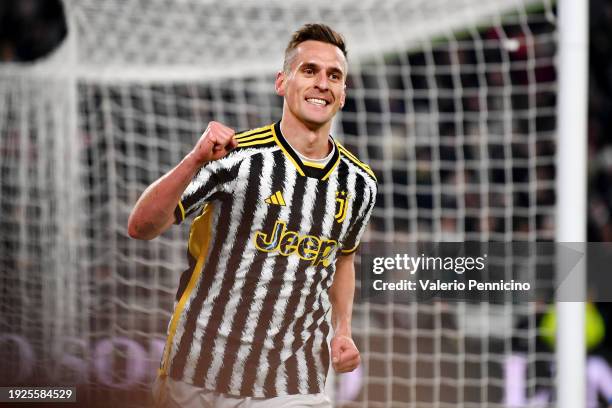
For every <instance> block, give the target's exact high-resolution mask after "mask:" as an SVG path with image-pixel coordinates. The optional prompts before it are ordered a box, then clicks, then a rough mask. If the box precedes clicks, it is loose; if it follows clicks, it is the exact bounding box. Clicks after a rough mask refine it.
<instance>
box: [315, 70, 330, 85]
mask: <svg viewBox="0 0 612 408" xmlns="http://www.w3.org/2000/svg"><path fill="white" fill-rule="evenodd" d="M315 85H316V86H317V87H318V88H320V89H327V88H328V87H329V83H328V79H327V73H325V72H324V71H321V72H319V73H318V74H317V78H316V82H315Z"/></svg>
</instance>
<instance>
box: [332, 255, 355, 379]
mask: <svg viewBox="0 0 612 408" xmlns="http://www.w3.org/2000/svg"><path fill="white" fill-rule="evenodd" d="M354 295H355V253H354V252H353V253H352V254H350V255H346V256H340V257H338V259H337V260H336V273H335V275H334V282H333V283H332V285H331V287H330V289H329V297H330V301H331V304H332V326H333V328H334V336H333V338H332V340H331V355H332V365H333V367H334V370H336V372H338V373H346V372H349V371H353V370H354V369H355V368H357V367H358V366H359V363H360V361H361V358H360V356H359V350H358V349H357V346H355V343H354V342H353V338H352V334H351V317H352V314H353V297H354Z"/></svg>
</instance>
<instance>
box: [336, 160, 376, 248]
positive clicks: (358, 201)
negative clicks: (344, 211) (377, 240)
mask: <svg viewBox="0 0 612 408" xmlns="http://www.w3.org/2000/svg"><path fill="white" fill-rule="evenodd" d="M356 177H357V180H355V197H354V198H353V213H352V214H351V217H350V219H348V220H344V222H348V223H349V228H348V230H347V231H346V237H344V238H342V243H343V244H346V245H347V248H345V249H351V248H353V247H354V246H355V245H356V244H357V242H355V240H356V238H357V234H358V233H359V230H360V229H361V223H362V222H363V217H364V214H365V213H366V212H367V210H368V205H366V206H365V207H364V210H363V213H361V212H360V210H361V206H362V205H363V201H364V200H365V199H366V188H367V185H366V182H365V180H364V178H363V176H362V175H361V173H360V172H357V174H356ZM370 195H371V193H370ZM369 199H370V200H372V199H373V197H369Z"/></svg>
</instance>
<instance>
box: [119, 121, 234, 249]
mask: <svg viewBox="0 0 612 408" xmlns="http://www.w3.org/2000/svg"><path fill="white" fill-rule="evenodd" d="M234 133H235V132H234V130H233V129H231V128H229V127H227V126H225V125H223V124H221V123H218V122H210V123H209V124H208V126H207V128H206V130H205V131H204V133H203V134H202V136H200V139H199V140H198V142H197V143H196V145H195V146H194V148H193V149H192V150H191V151H190V152H189V153H188V154H187V155H186V156H185V157H184V158H183V160H181V162H180V163H179V164H178V165H177V166H176V167H174V168H173V169H172V170H170V171H169V172H168V173H166V174H164V175H163V176H161V177H160V178H159V179H157V180H156V181H155V182H153V184H151V185H150V186H149V187H147V189H146V190H145V191H144V192H143V193H142V195H141V196H140V198H139V199H138V201H137V202H136V205H135V206H134V208H133V209H132V213H131V214H130V218H129V220H128V234H129V235H130V237H132V238H136V239H147V240H148V239H153V238H155V237H157V236H159V235H160V234H161V233H163V232H164V231H165V230H167V229H168V228H169V227H170V225H172V223H173V222H174V209H175V208H176V205H177V203H178V201H179V200H180V198H181V195H182V194H183V191H185V189H186V188H187V186H188V185H189V182H190V181H191V179H192V178H193V177H194V176H195V175H196V173H197V172H198V170H199V169H200V168H201V167H202V166H203V165H205V164H206V163H208V162H209V161H212V160H218V159H220V158H222V157H224V156H225V155H227V154H228V153H229V151H230V150H232V149H233V148H234V147H236V144H237V143H236V140H235V139H234Z"/></svg>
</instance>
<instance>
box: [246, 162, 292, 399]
mask: <svg viewBox="0 0 612 408" xmlns="http://www.w3.org/2000/svg"><path fill="white" fill-rule="evenodd" d="M281 160H285V157H284V156H282V157H281ZM285 162H286V163H285V169H286V170H285V180H284V184H283V190H282V191H283V197H284V198H285V202H286V204H287V205H285V206H283V207H281V211H280V213H279V216H278V218H279V219H280V220H285V221H287V220H288V219H289V216H290V215H291V209H292V208H294V207H293V206H294V205H295V203H294V201H293V191H294V190H295V184H296V179H297V172H296V171H295V168H294V167H293V164H292V163H289V162H288V161H287V160H285ZM298 199H301V198H300V197H298ZM288 200H291V202H289V201H288ZM292 258H296V257H289V261H291V259H292ZM276 260H277V257H275V256H270V257H268V258H267V259H266V261H265V263H264V265H263V268H262V285H261V286H260V287H258V288H257V292H256V298H257V301H256V302H254V304H253V305H252V306H253V308H252V309H251V310H250V311H249V313H252V312H254V311H259V310H262V308H263V307H264V306H265V307H268V308H270V307H273V308H274V310H275V311H279V308H280V312H281V313H282V312H284V307H285V306H286V304H287V300H288V298H289V295H290V294H291V285H288V284H287V279H286V278H287V276H285V277H284V278H285V279H284V283H283V287H282V288H281V290H280V292H279V295H278V300H277V302H276V304H274V305H263V304H262V302H263V299H264V298H265V297H266V295H267V293H268V290H269V289H270V288H269V287H267V283H268V282H270V280H271V279H272V273H273V271H274V265H275V263H276ZM288 269H289V268H288ZM252 320H253V321H252V322H251V327H249V333H254V332H255V329H256V327H257V322H258V320H257V319H256V318H254V319H252ZM272 322H274V315H273V317H272ZM277 328H278V324H277V325H274V323H272V324H271V325H269V326H268V328H267V332H266V338H265V340H264V345H263V348H262V351H261V356H260V360H259V364H258V367H260V369H259V370H258V373H257V374H258V375H257V378H256V380H255V384H254V390H253V392H254V393H256V394H257V393H263V386H264V384H265V380H266V376H267V373H268V370H269V368H270V365H269V363H268V359H267V355H268V351H269V349H271V348H272V339H273V337H274V336H275V335H276V331H275V330H276V329H277ZM270 329H272V331H271V330H270ZM251 336H252V334H251ZM249 352H250V347H248V348H247V347H245V348H241V349H240V352H239V353H240V355H242V353H245V354H248V353H249ZM243 361H244V360H243ZM285 389H286V388H285Z"/></svg>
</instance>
